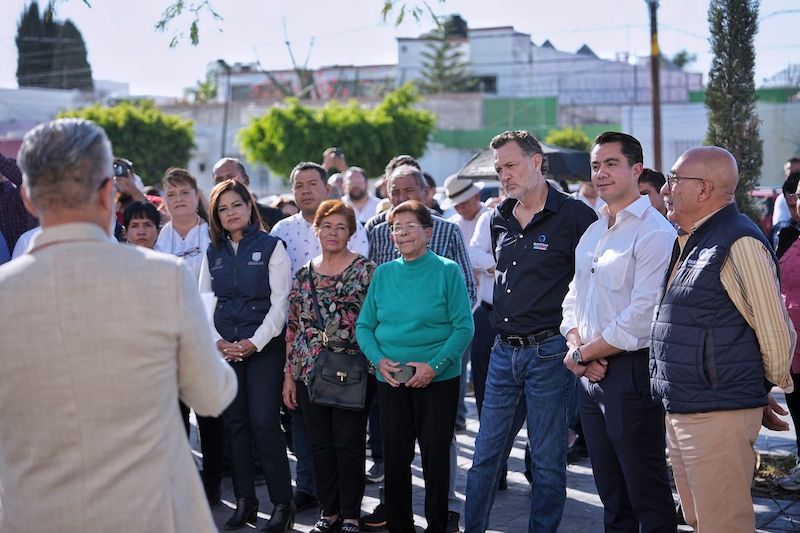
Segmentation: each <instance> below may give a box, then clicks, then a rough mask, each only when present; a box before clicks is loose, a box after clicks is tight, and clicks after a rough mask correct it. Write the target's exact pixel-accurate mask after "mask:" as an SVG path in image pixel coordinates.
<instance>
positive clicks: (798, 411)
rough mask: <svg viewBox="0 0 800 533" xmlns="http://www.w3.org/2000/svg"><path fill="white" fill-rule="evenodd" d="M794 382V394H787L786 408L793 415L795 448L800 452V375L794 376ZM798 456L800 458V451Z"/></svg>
mask: <svg viewBox="0 0 800 533" xmlns="http://www.w3.org/2000/svg"><path fill="white" fill-rule="evenodd" d="M792 381H793V382H794V383H795V389H794V392H789V393H786V407H788V408H789V414H790V415H792V422H793V423H794V436H795V447H796V448H798V450H800V390H798V387H800V374H792ZM798 450H795V451H797V454H798V455H799V456H800V451H798Z"/></svg>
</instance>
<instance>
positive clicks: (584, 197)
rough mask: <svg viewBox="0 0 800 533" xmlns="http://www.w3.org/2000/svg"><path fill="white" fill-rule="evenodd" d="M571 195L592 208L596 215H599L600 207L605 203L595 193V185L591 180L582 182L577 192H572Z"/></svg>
mask: <svg viewBox="0 0 800 533" xmlns="http://www.w3.org/2000/svg"><path fill="white" fill-rule="evenodd" d="M572 196H574V197H575V198H577V199H578V200H580V201H581V202H583V203H585V204H586V205H588V206H589V207H591V208H592V209H594V212H595V213H597V215H598V216H599V215H600V208H601V207H603V206H604V205H606V203H605V201H604V200H603V199H602V198H601V197H600V195H599V194H598V193H597V187H596V186H595V185H594V183H592V182H591V181H584V182H582V183H581V186H580V188H579V189H578V192H576V193H573V195H572Z"/></svg>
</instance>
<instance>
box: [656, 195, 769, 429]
mask: <svg viewBox="0 0 800 533" xmlns="http://www.w3.org/2000/svg"><path fill="white" fill-rule="evenodd" d="M742 237H752V238H754V239H757V240H759V241H761V242H762V243H763V244H764V246H765V247H766V248H767V250H770V252H771V250H772V248H771V247H770V246H769V243H768V242H767V241H766V239H765V238H764V235H763V233H762V232H761V231H760V230H759V229H758V228H757V227H756V226H755V224H753V223H752V222H751V221H750V219H748V218H747V217H746V216H744V215H742V214H740V213H739V212H738V211H737V209H736V206H735V205H733V204H731V205H729V206H727V207H724V208H723V209H721V210H720V211H719V212H717V213H715V214H714V215H713V216H712V217H711V218H710V219H708V220H707V221H706V222H705V223H704V224H703V225H702V226H700V228H698V230H697V231H695V232H694V233H693V234H692V235H691V236H690V237H689V240H688V241H687V242H686V245H685V246H684V249H683V253H682V254H681V257H680V258H678V257H677V255H678V245H677V242H676V244H675V250H674V252H673V257H672V261H671V262H670V268H669V269H668V270H667V275H666V277H665V279H664V285H662V289H661V294H662V296H661V299H660V304H659V305H658V307H656V311H655V318H654V321H653V329H652V333H651V351H650V378H651V379H650V386H651V391H652V393H653V397H654V398H655V399H661V400H662V402H663V404H664V409H665V410H666V411H667V412H669V413H699V412H708V411H727V410H733V409H747V408H751V407H761V406H764V405H767V392H768V389H767V386H766V380H765V377H764V367H763V363H762V359H761V349H760V347H759V344H758V340H757V338H756V335H755V332H754V331H753V329H752V328H750V326H749V325H748V324H747V322H746V321H745V319H744V317H742V315H741V314H740V313H739V311H738V310H737V309H736V306H735V305H734V304H733V302H732V301H731V299H730V298H729V297H728V293H727V292H726V291H725V288H724V287H723V285H722V282H721V281H720V272H721V270H722V265H723V264H724V263H725V259H726V258H727V257H728V251H729V250H730V247H731V245H732V244H733V243H734V242H735V241H736V240H737V239H740V238H742ZM772 258H773V261H775V265H776V268H777V263H778V262H777V259H776V258H775V256H774V254H773V256H772ZM678 260H679V261H680V263H679V266H678V268H677V270H676V272H675V276H674V278H673V280H672V283H671V284H670V287H669V289H668V290H666V294H665V293H664V287H665V285H666V282H667V279H669V273H670V272H671V271H672V268H673V266H674V265H675V263H676V261H678Z"/></svg>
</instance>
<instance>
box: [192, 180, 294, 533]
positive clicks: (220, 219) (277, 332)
mask: <svg viewBox="0 0 800 533" xmlns="http://www.w3.org/2000/svg"><path fill="white" fill-rule="evenodd" d="M209 211H210V212H211V218H210V228H211V246H209V248H208V252H207V253H206V254H204V260H203V270H202V274H201V276H200V290H201V291H203V292H208V291H213V292H214V295H215V296H216V297H217V304H216V306H215V309H214V326H215V328H216V336H217V339H218V340H217V349H218V350H219V352H220V354H221V355H222V357H224V358H225V359H226V360H227V361H228V362H229V363H230V364H231V366H232V367H233V369H234V370H235V371H236V377H237V378H238V380H239V390H238V392H237V393H236V398H235V399H234V400H233V403H231V405H230V406H229V407H228V409H226V410H225V413H224V415H223V418H224V420H225V425H226V427H227V429H228V433H229V435H230V440H231V473H232V476H233V489H234V494H235V495H236V511H235V512H234V513H233V516H231V518H230V519H229V520H228V521H227V522H226V523H225V529H238V528H241V527H244V526H245V525H246V524H248V523H250V524H255V522H256V519H257V513H258V500H257V499H256V497H255V486H254V482H253V448H255V450H256V453H257V454H258V458H259V460H260V462H261V468H262V469H263V470H264V477H265V478H266V481H267V489H268V490H269V497H270V499H271V500H272V503H273V505H274V507H273V510H272V515H271V516H270V519H269V522H268V523H267V525H266V527H265V528H264V529H262V531H267V532H270V533H277V532H283V531H288V530H290V529H291V528H292V525H293V523H294V514H295V505H294V501H293V500H292V487H291V478H290V475H289V461H288V459H287V457H286V445H285V441H284V438H283V433H282V431H281V427H280V408H281V385H282V379H283V372H282V371H283V366H284V324H285V322H286V310H287V307H288V296H289V288H290V283H289V282H290V266H289V265H290V264H289V256H288V254H287V253H286V250H285V249H284V247H283V243H282V242H281V241H280V239H278V238H276V237H273V236H272V235H270V234H269V233H267V232H265V231H264V230H263V227H262V225H261V219H260V218H259V215H258V211H257V210H256V207H255V200H254V199H253V196H252V195H251V194H250V191H248V190H247V187H245V186H244V185H242V184H241V183H240V182H238V181H236V180H226V181H223V182H221V183H219V184H217V186H216V187H214V189H213V191H212V192H211V201H210V203H209Z"/></svg>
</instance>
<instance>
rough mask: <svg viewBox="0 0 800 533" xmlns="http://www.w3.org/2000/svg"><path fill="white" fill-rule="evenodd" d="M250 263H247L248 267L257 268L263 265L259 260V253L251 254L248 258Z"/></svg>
mask: <svg viewBox="0 0 800 533" xmlns="http://www.w3.org/2000/svg"><path fill="white" fill-rule="evenodd" d="M250 259H251V260H250V261H249V262H248V263H247V265H248V266H258V265H263V264H264V261H262V260H261V252H253V254H252V255H251V256H250Z"/></svg>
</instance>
